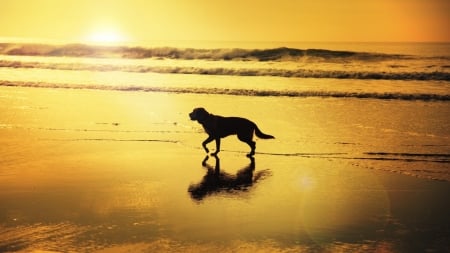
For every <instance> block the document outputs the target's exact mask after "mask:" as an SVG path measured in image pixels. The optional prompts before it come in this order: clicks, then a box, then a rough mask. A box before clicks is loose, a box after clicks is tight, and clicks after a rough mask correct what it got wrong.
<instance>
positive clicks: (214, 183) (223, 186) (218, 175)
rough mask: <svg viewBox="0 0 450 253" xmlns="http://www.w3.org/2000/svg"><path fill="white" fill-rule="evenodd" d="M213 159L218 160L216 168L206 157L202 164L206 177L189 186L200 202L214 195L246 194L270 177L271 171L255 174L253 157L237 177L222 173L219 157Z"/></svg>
mask: <svg viewBox="0 0 450 253" xmlns="http://www.w3.org/2000/svg"><path fill="white" fill-rule="evenodd" d="M213 157H214V158H215V159H216V164H215V166H211V165H209V164H208V163H207V160H208V159H209V157H208V156H206V157H205V159H204V160H203V162H202V165H203V167H204V168H206V169H207V172H206V175H205V176H204V177H203V179H202V181H201V182H200V183H197V184H191V185H190V186H189V189H188V191H189V193H190V195H191V197H192V199H194V200H198V201H200V200H202V199H204V198H205V197H207V196H210V195H214V194H221V193H225V194H239V193H240V192H246V191H248V190H250V188H251V187H252V186H253V185H254V184H255V183H257V182H258V181H259V180H261V179H264V178H265V177H267V176H268V175H270V172H269V170H262V171H258V172H257V173H254V171H255V159H254V158H253V157H249V159H250V164H249V165H248V166H246V167H244V168H243V169H241V170H239V171H238V172H237V173H236V175H231V174H229V173H226V172H223V171H221V170H220V159H219V157H217V156H213Z"/></svg>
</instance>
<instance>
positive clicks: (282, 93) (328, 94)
mask: <svg viewBox="0 0 450 253" xmlns="http://www.w3.org/2000/svg"><path fill="white" fill-rule="evenodd" d="M0 86H14V87H34V88H64V89H94V90H114V91H134V92H168V93H191V94H218V95H234V96H257V97H267V96H274V97H320V98H361V99H365V98H367V99H369V98H370V99H392V100H410V101H412V100H421V101H450V95H449V94H431V93H429V94H427V93H400V92H380V93H378V92H345V91H295V90H263V89H261V90H259V89H258V90H254V89H228V88H196V87H160V86H159V87H152V86H131V85H130V86H113V85H93V84H61V83H41V82H11V81H0Z"/></svg>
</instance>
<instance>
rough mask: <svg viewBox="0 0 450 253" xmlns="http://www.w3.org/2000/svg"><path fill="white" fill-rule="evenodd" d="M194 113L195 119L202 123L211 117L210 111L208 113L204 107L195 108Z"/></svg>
mask: <svg viewBox="0 0 450 253" xmlns="http://www.w3.org/2000/svg"><path fill="white" fill-rule="evenodd" d="M193 112H194V114H195V117H196V118H197V119H198V120H200V121H202V120H203V119H205V118H206V117H207V116H208V115H209V113H208V111H206V110H205V108H203V107H198V108H195V109H194V111H193Z"/></svg>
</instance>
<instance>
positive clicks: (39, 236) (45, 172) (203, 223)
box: [0, 87, 450, 252]
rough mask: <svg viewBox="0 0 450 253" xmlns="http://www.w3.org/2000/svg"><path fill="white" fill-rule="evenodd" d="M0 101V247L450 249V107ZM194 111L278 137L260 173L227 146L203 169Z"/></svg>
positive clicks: (16, 93)
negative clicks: (242, 121)
mask: <svg viewBox="0 0 450 253" xmlns="http://www.w3.org/2000/svg"><path fill="white" fill-rule="evenodd" d="M0 94H1V95H2V96H1V97H0V99H1V103H0V107H1V108H0V112H1V117H0V119H1V122H0V144H1V145H0V147H1V148H0V153H1V156H0V167H1V171H0V203H1V204H0V234H1V239H0V249H1V250H2V251H33V250H47V251H63V252H67V251H76V252H92V251H98V252H129V251H137V252H139V251H140V252H154V251H160V252H181V251H183V252H184V251H188V252H211V251H234V252H247V251H261V252H273V251H280V252H298V251H305V252H317V251H330V252H334V251H357V252H361V251H377V250H378V251H387V252H411V251H417V252H421V251H426V250H429V251H435V250H438V251H440V250H444V251H445V250H446V249H448V242H449V236H448V235H449V232H450V231H449V230H448V228H449V226H448V224H450V220H449V218H448V215H447V210H448V208H449V206H448V201H444V200H445V199H446V198H447V196H448V194H449V193H450V185H449V183H448V181H450V178H449V177H450V176H449V171H448V158H449V157H448V154H449V153H450V152H449V146H448V143H449V142H448V138H449V135H448V129H450V128H449V122H448V120H447V117H446V115H449V106H448V103H447V102H421V101H415V102H411V101H397V100H394V101H391V100H378V99H332V98H330V99H321V98H285V97H245V96H225V95H195V94H167V93H151V92H148V93H135V92H117V91H95V90H68V89H44V88H42V89H36V88H18V87H0ZM199 104H201V105H202V106H204V107H206V108H207V109H208V110H210V111H211V112H212V113H216V114H220V115H236V112H238V111H239V112H240V114H239V116H243V117H248V118H250V119H252V120H253V121H255V122H256V123H257V124H258V126H259V128H260V129H261V130H262V131H263V132H265V133H268V134H273V135H275V137H276V139H275V140H257V154H256V155H255V160H254V163H252V161H251V160H250V159H248V158H247V157H245V153H246V152H248V147H247V146H246V145H245V144H243V143H241V142H239V141H237V139H236V138H234V137H228V138H226V139H224V140H223V141H222V152H221V153H220V154H219V157H220V160H216V159H215V158H214V157H210V158H209V159H208V160H207V161H205V164H204V165H202V161H204V158H205V154H204V151H203V150H202V148H201V147H200V143H201V141H202V140H203V139H205V138H206V136H205V134H204V133H203V130H202V129H201V126H200V125H198V124H197V123H196V122H192V121H190V120H189V118H188V115H187V114H188V113H189V112H190V111H191V110H192V108H193V107H195V106H198V105H199ZM418 119H420V120H418ZM210 146H211V147H213V146H214V145H213V143H211V144H210ZM218 167H220V170H218V169H217V168H218ZM417 177H418V178H417ZM432 179H439V180H441V181H438V180H432Z"/></svg>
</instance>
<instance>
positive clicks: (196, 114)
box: [189, 108, 275, 156]
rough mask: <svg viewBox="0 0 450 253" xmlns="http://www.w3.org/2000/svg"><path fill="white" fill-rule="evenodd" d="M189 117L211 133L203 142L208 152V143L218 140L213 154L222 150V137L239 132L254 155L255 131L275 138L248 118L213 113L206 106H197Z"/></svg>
mask: <svg viewBox="0 0 450 253" xmlns="http://www.w3.org/2000/svg"><path fill="white" fill-rule="evenodd" d="M189 117H190V118H191V120H197V121H198V123H200V124H201V125H202V126H203V128H204V129H205V131H206V133H207V134H208V135H209V136H208V138H207V139H206V140H205V141H203V143H202V146H203V148H204V149H205V151H206V153H209V150H208V148H207V147H206V144H208V143H210V142H211V141H213V140H215V141H216V152H214V153H212V155H217V153H219V151H220V138H224V137H226V136H228V135H233V134H237V137H238V138H239V140H241V141H242V142H245V143H247V144H248V145H249V146H250V148H251V151H250V153H249V154H247V156H253V155H254V154H255V149H256V143H255V142H254V141H253V132H255V134H256V136H258V137H259V138H261V139H274V138H275V137H273V136H272V135H268V134H264V133H262V132H261V131H260V130H259V129H258V127H257V126H256V124H255V123H253V122H252V121H250V120H248V119H244V118H238V117H222V116H218V115H213V114H210V113H208V112H207V111H206V110H205V109H204V108H195V109H194V110H193V111H192V112H191V113H189Z"/></svg>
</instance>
